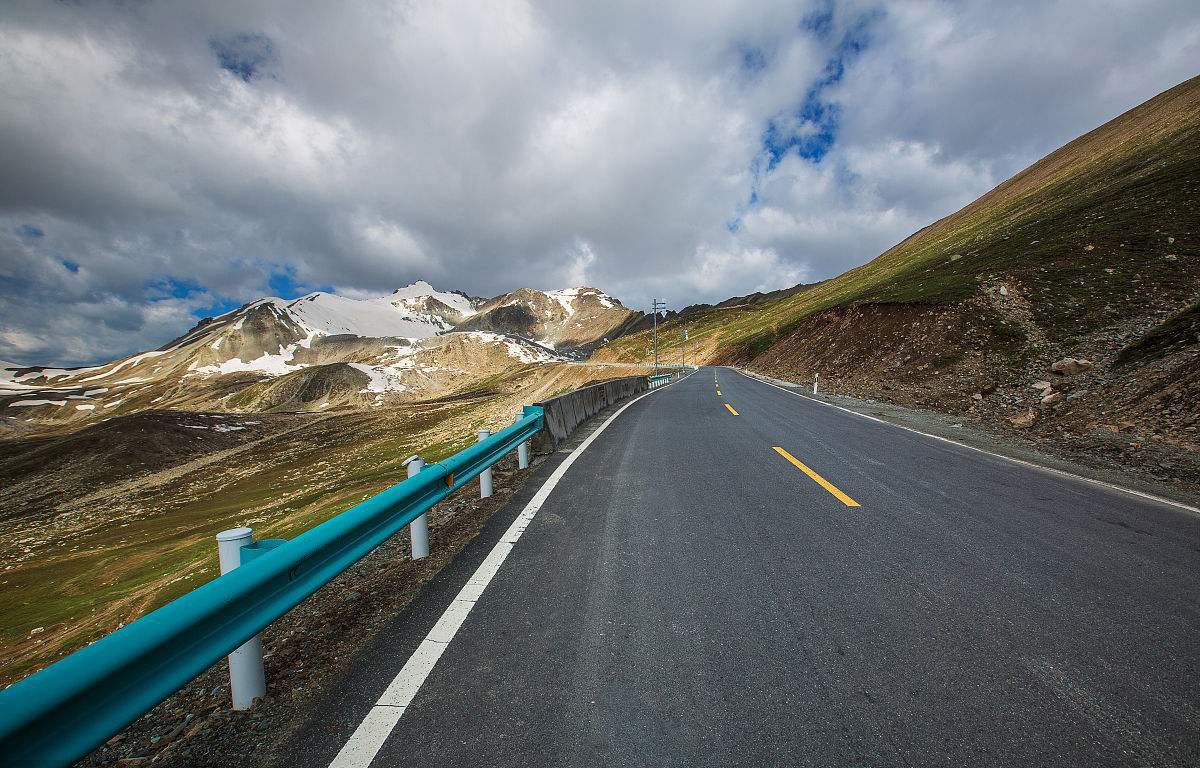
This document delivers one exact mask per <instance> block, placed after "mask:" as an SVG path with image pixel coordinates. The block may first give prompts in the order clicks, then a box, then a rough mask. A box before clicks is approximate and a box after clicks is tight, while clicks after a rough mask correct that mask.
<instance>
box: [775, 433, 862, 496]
mask: <svg viewBox="0 0 1200 768" xmlns="http://www.w3.org/2000/svg"><path fill="white" fill-rule="evenodd" d="M775 452H776V453H778V454H779V455H780V456H782V457H783V458H785V459H787V460H788V461H790V462H791V463H792V464H793V465H795V467H796V469H798V470H800V471H801V472H803V473H804V474H806V475H808V476H809V477H811V478H812V479H813V480H814V481H815V482H816V483H817V485H819V486H821V487H822V488H824V489H825V490H827V491H829V492H830V493H832V494H833V495H834V496H837V498H838V501H840V502H842V503H843V504H845V505H846V506H847V507H859V506H862V505H861V504H859V503H858V502H857V501H855V500H854V499H852V498H850V497H849V496H847V495H846V494H844V493H842V492H841V490H840V489H839V488H838V487H837V486H836V485H834V484H833V483H831V482H829V481H828V480H826V479H825V478H823V477H821V476H820V475H818V474H817V473H816V472H813V471H812V470H811V469H809V468H808V467H806V466H805V465H804V462H802V461H800V459H797V458H796V457H795V456H793V455H792V454H790V453H788V452H787V451H785V450H783V449H782V448H780V447H779V446H778V445H776V446H775Z"/></svg>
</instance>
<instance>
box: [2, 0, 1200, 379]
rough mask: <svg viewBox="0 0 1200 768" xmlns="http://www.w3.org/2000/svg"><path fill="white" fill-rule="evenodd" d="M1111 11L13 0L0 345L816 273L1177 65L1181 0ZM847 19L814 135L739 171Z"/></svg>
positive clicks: (663, 291) (144, 337) (1032, 155)
mask: <svg viewBox="0 0 1200 768" xmlns="http://www.w3.org/2000/svg"><path fill="white" fill-rule="evenodd" d="M1124 2H1125V3H1126V6H1125V7H1124V8H1117V9H1116V10H1115V11H1113V12H1106V13H1080V12H1079V9H1078V7H1077V4H1074V3H1066V2H1059V3H1043V2H1037V3H1034V2H1029V3H1021V4H1020V7H1018V8H1016V9H1014V8H1013V4H996V3H988V2H966V3H953V4H948V3H934V2H912V3H904V4H895V3H887V4H884V3H882V2H878V3H876V2H865V1H861V0H856V1H854V2H843V3H837V4H835V5H833V6H832V14H831V15H830V16H829V17H828V19H827V20H825V21H824V22H822V21H821V20H822V12H823V11H824V10H825V9H826V8H827V4H826V3H824V2H816V1H815V0H814V2H811V3H804V2H801V3H795V2H790V1H789V2H784V1H783V0H779V1H778V2H777V1H776V0H759V2H755V3H744V2H734V1H733V0H729V1H728V2H725V1H724V0H720V1H717V0H713V1H712V2H707V3H702V4H688V5H676V4H665V3H643V2H634V0H619V1H618V2H614V3H606V4H602V5H597V4H594V3H560V2H554V3H540V2H525V1H524V0H503V1H502V2H498V3H490V4H487V5H486V6H471V7H467V6H464V5H460V4H455V3H433V2H416V3H410V4H402V5H391V4H353V5H343V4H316V5H308V6H296V5H294V4H291V3H283V2H277V1H275V0H261V1H258V2H247V3H239V4H236V5H228V4H219V3H206V2H197V3H183V2H163V3H154V4H140V5H135V6H130V5H129V4H125V3H117V2H112V3H105V2H97V3H88V4H68V3H58V4H48V3H41V2H36V1H35V0H27V1H26V2H16V3H9V4H6V5H5V7H4V9H3V10H0V95H3V97H4V101H5V109H4V110H2V111H0V150H2V151H0V175H2V176H3V178H4V179H5V180H6V183H5V184H4V185H0V358H16V359H18V360H23V361H30V362H32V361H38V362H56V363H79V362H90V361H93V360H96V359H101V358H105V357H111V356H114V355H116V354H119V353H127V352H133V351H137V350H140V349H145V348H151V347H155V346H159V345H160V344H161V343H163V342H164V341H166V340H168V339H169V338H170V337H172V336H174V335H177V334H179V333H181V332H182V331H183V330H185V329H186V327H187V326H188V325H190V324H191V323H192V322H194V319H195V318H194V314H193V313H194V312H197V311H201V312H202V311H204V309H205V308H206V307H211V306H213V305H214V303H216V302H218V301H220V302H228V301H245V300H249V299H251V298H255V297H256V296H258V295H262V294H265V293H268V292H271V289H270V287H269V286H268V281H269V280H270V279H271V277H272V275H279V274H287V275H289V276H290V279H291V280H292V281H293V282H294V283H295V284H296V285H297V290H301V289H312V288H329V287H331V286H336V289H337V290H338V291H339V292H343V293H346V294H348V295H376V294H384V293H387V292H389V291H390V290H391V288H393V287H396V286H398V285H401V284H406V283H408V282H411V281H412V280H414V279H417V278H424V279H427V280H430V281H431V282H433V283H434V284H436V285H438V286H439V287H445V288H459V289H462V290H465V291H467V292H470V293H472V294H475V295H494V294H497V293H500V292H502V291H507V290H511V289H514V288H517V287H520V286H522V285H529V286H543V287H549V286H565V285H570V284H578V283H588V284H592V285H595V286H596V287H599V288H602V289H604V290H606V291H608V292H610V293H612V294H613V295H616V296H618V297H620V298H621V299H622V300H624V301H625V302H626V303H628V304H630V305H633V306H645V305H646V304H648V302H649V299H650V297H651V296H666V297H667V298H668V300H669V301H670V302H671V303H672V304H673V305H674V306H683V305H685V304H689V303H693V302H697V301H716V300H721V299H723V298H726V297H728V296H731V295H740V294H745V293H749V292H751V291H754V290H770V289H773V288H779V287H783V286H786V285H789V284H792V283H794V282H796V281H798V280H816V279H822V278H826V277H830V276H832V275H834V274H837V273H838V272H841V271H842V270H844V269H845V268H847V267H849V266H853V265H855V264H858V263H862V262H864V261H866V260H868V259H870V258H871V257H873V256H875V255H876V254H878V253H879V252H880V251H882V250H883V249H885V248H887V247H888V246H890V245H891V244H893V243H894V242H896V241H897V240H899V239H900V238H902V237H904V236H906V235H908V234H909V233H911V232H912V231H914V230H915V229H917V228H919V227H921V226H924V225H925V224H927V223H929V222H930V221H931V220H932V219H934V218H937V217H940V216H942V215H945V214H946V213H949V212H951V211H952V210H954V209H955V208H957V207H958V206H960V205H962V204H963V203H965V202H967V201H969V200H970V199H972V198H973V197H975V196H977V195H978V194H980V193H982V192H984V191H986V190H987V189H988V188H989V187H990V186H991V185H993V184H994V183H996V182H997V181H999V180H1001V179H1003V178H1004V177H1006V176H1008V175H1010V174H1011V173H1013V172H1014V171H1016V170H1018V169H1019V168H1020V167H1022V166H1023V165H1025V164H1027V163H1029V162H1031V161H1033V160H1035V159H1037V157H1039V156H1041V155H1042V154H1045V153H1046V152H1047V151H1049V150H1051V149H1053V148H1054V147H1055V146H1057V145H1059V144H1061V143H1063V142H1064V141H1066V140H1068V139H1070V138H1072V137H1074V136H1075V135H1078V134H1079V133H1082V132H1084V131H1086V130H1088V129H1090V128H1092V127H1094V126H1095V125H1097V124H1099V123H1100V122H1102V121H1104V120H1106V119H1108V118H1109V117H1112V116H1113V115H1115V114H1117V113H1119V112H1120V111H1122V110H1124V109H1127V108H1129V107H1131V106H1133V105H1135V104H1136V103H1139V102H1140V101H1143V100H1145V99H1146V98H1149V97H1150V96H1153V95H1154V94H1155V93H1157V92H1158V91H1161V90H1163V89H1164V88H1166V87H1169V86H1170V85H1173V84H1174V83H1176V82H1178V81H1180V80H1182V79H1184V78H1185V77H1188V76H1190V75H1192V74H1194V72H1192V71H1191V69H1190V67H1193V66H1194V65H1193V62H1194V61H1196V60H1198V59H1200V48H1198V46H1200V24H1198V23H1197V15H1198V14H1197V13H1196V10H1195V7H1194V4H1193V3H1190V2H1168V1H1167V0H1151V2H1148V3H1141V2H1138V3H1136V4H1131V3H1132V0H1124ZM856 29H857V30H858V31H859V39H860V40H861V41H862V42H863V47H862V49H861V51H859V52H858V53H857V54H853V55H848V56H846V57H845V58H844V59H843V61H844V64H845V70H844V74H843V76H842V77H841V79H840V80H839V81H837V82H835V83H833V84H832V85H830V86H828V87H827V88H825V89H824V90H823V91H822V92H821V98H822V99H823V100H824V101H825V102H826V103H827V104H830V105H836V106H837V108H838V109H839V113H838V114H839V120H838V125H837V131H836V137H835V140H834V143H833V145H832V147H831V148H830V150H829V153H828V154H827V155H825V157H824V158H823V159H822V160H821V161H820V163H813V162H809V161H807V160H804V159H801V158H799V157H797V156H796V155H795V154H790V155H787V156H786V157H784V158H783V160H782V161H781V162H780V163H779V164H778V166H777V167H775V168H774V169H773V171H771V172H770V173H767V174H765V175H764V174H761V173H759V174H757V175H756V169H757V170H758V171H761V170H762V169H763V168H764V166H763V160H764V154H763V145H762V142H763V136H764V132H765V130H766V128H767V125H768V124H769V123H772V122H773V123H774V124H775V125H776V127H777V129H779V130H782V131H784V132H785V133H786V132H794V133H796V134H805V133H807V134H809V135H813V134H814V129H813V126H812V125H811V124H806V123H805V122H804V121H803V120H801V119H798V117H797V113H798V109H799V107H800V105H801V104H802V103H803V102H804V100H805V97H806V95H807V94H808V93H809V91H810V89H811V88H813V86H814V84H816V83H817V82H818V81H820V80H821V79H822V78H823V77H826V76H827V74H828V72H829V70H827V68H826V66H827V62H830V61H831V60H833V59H835V57H836V56H837V54H838V53H839V50H840V49H839V43H840V42H841V41H842V39H843V36H844V35H845V34H847V33H848V32H849V31H851V30H856ZM330 41H336V44H331V42H330ZM842 52H843V53H844V52H845V51H844V50H843V51H842ZM222 63H224V64H225V68H222V66H221V65H222ZM752 191H754V192H755V193H756V194H757V202H755V203H754V204H751V203H750V197H751V193H752ZM733 222H738V223H739V224H738V225H737V226H735V227H733V229H734V231H732V232H731V231H730V229H729V228H728V226H729V225H730V224H731V223H733ZM27 227H33V228H36V229H38V230H41V231H42V232H44V233H45V234H44V237H35V236H31V235H29V234H28V230H26V229H23V228H27ZM23 232H25V234H22V233H23ZM64 261H65V262H69V263H71V264H73V265H77V266H76V267H75V268H74V269H71V268H68V267H66V266H64V264H63V262H64ZM172 281H173V282H172ZM164 286H166V288H164ZM45 304H51V305H53V307H54V311H53V312H45V311H39V309H38V308H39V307H41V306H42V305H45Z"/></svg>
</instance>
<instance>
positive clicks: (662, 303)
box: [653, 299, 667, 376]
mask: <svg viewBox="0 0 1200 768" xmlns="http://www.w3.org/2000/svg"><path fill="white" fill-rule="evenodd" d="M653 301H654V375H655V376H657V375H658V310H660V309H664V310H665V309H666V308H667V302H666V301H665V300H663V301H660V300H659V299H654V300H653Z"/></svg>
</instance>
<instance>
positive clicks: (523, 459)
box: [517, 416, 529, 469]
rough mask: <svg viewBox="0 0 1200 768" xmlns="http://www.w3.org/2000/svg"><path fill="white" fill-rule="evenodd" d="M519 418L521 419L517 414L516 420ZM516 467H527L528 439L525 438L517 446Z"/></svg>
mask: <svg viewBox="0 0 1200 768" xmlns="http://www.w3.org/2000/svg"><path fill="white" fill-rule="evenodd" d="M520 420H521V417H520V416H518V417H517V421H520ZM517 469H529V441H528V440H526V441H525V442H523V443H521V444H519V445H518V446H517Z"/></svg>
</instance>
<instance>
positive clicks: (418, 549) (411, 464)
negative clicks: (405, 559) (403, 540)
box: [404, 456, 429, 560]
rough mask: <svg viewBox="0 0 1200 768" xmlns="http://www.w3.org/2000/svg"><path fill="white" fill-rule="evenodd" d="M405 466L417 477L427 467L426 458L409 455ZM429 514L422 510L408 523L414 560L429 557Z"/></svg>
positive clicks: (409, 474) (410, 474)
mask: <svg viewBox="0 0 1200 768" xmlns="http://www.w3.org/2000/svg"><path fill="white" fill-rule="evenodd" d="M404 466H405V467H407V468H408V476H409V477H415V476H416V475H417V473H418V472H420V471H421V470H422V469H425V459H422V458H421V457H420V456H409V457H408V458H407V459H405V460H404ZM428 515H429V513H428V512H422V513H421V514H420V515H419V516H418V517H417V518H416V519H415V520H413V521H412V522H411V523H409V524H408V538H409V539H410V540H411V541H412V559H413V560H420V559H421V558H423V557H429V517H428Z"/></svg>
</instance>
